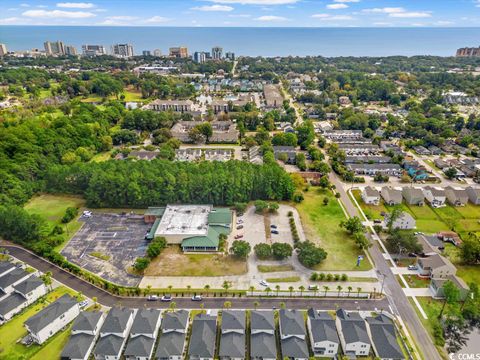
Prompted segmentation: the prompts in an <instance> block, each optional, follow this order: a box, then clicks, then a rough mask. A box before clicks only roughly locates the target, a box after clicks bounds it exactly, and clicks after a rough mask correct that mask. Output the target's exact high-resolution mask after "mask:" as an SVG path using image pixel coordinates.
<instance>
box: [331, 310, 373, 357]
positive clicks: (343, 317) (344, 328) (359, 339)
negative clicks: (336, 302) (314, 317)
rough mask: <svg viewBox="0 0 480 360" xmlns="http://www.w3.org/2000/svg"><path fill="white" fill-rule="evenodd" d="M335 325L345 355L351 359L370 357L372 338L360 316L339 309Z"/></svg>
mask: <svg viewBox="0 0 480 360" xmlns="http://www.w3.org/2000/svg"><path fill="white" fill-rule="evenodd" d="M335 323H336V325H337V332H338V336H339V338H340V343H341V344H342V349H343V353H344V354H345V355H347V356H349V357H355V356H368V354H369V353H370V347H371V345H370V338H369V337H368V333H367V327H366V325H365V321H364V320H363V318H362V317H361V316H360V314H359V313H357V312H349V313H347V312H346V311H345V310H343V309H338V310H337V318H336V320H335Z"/></svg>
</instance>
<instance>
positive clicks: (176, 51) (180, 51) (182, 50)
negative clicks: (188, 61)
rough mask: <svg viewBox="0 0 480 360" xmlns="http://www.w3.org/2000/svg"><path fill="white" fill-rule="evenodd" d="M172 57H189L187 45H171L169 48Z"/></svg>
mask: <svg viewBox="0 0 480 360" xmlns="http://www.w3.org/2000/svg"><path fill="white" fill-rule="evenodd" d="M169 54H170V57H174V58H182V59H184V58H187V57H188V48H187V47H185V46H179V47H171V48H170V49H169Z"/></svg>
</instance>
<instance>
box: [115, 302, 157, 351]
mask: <svg viewBox="0 0 480 360" xmlns="http://www.w3.org/2000/svg"><path fill="white" fill-rule="evenodd" d="M161 321H162V318H161V316H160V310H157V309H139V310H138V311H137V313H136V315H135V319H134V320H133V324H132V327H131V329H130V339H129V340H128V342H127V347H126V348H125V352H124V354H123V356H124V357H125V359H126V360H150V359H151V357H152V355H153V348H154V346H155V342H156V340H157V335H158V329H159V328H160V323H161Z"/></svg>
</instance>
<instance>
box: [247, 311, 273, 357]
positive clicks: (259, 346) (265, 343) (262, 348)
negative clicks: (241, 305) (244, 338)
mask: <svg viewBox="0 0 480 360" xmlns="http://www.w3.org/2000/svg"><path fill="white" fill-rule="evenodd" d="M250 359H252V360H276V359H277V345H276V343H275V320H274V317H273V311H270V310H266V311H261V310H252V311H251V312H250Z"/></svg>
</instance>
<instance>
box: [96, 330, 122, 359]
mask: <svg viewBox="0 0 480 360" xmlns="http://www.w3.org/2000/svg"><path fill="white" fill-rule="evenodd" d="M124 341H125V339H124V338H122V337H120V336H117V335H107V336H104V337H101V338H100V340H98V343H97V345H96V346H95V351H94V354H95V355H96V356H99V355H101V356H105V355H112V356H113V355H118V354H119V353H120V351H121V350H122V346H123V342H124Z"/></svg>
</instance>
